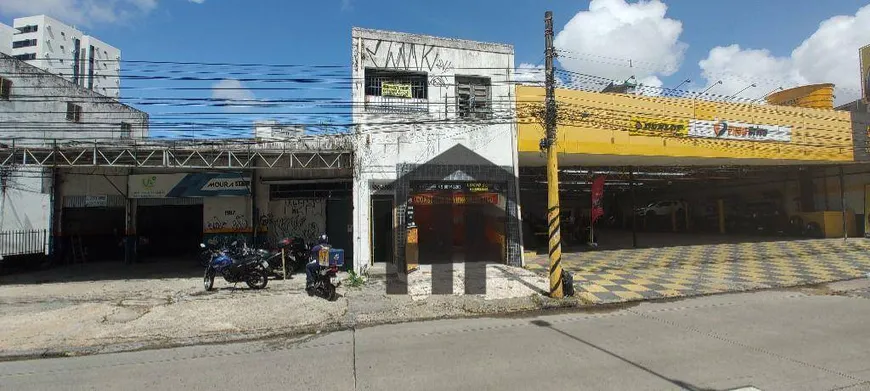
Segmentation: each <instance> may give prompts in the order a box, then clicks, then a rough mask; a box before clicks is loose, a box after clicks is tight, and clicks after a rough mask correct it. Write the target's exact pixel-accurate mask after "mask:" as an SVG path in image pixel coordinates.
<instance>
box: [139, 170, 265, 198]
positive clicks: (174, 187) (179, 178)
mask: <svg viewBox="0 0 870 391" xmlns="http://www.w3.org/2000/svg"><path fill="white" fill-rule="evenodd" d="M127 183H128V186H127V189H128V191H127V195H128V197H130V198H174V197H215V196H236V197H237V196H246V195H249V194H251V178H250V177H245V176H242V175H241V174H233V173H187V174H144V175H130V180H129V181H128V182H127Z"/></svg>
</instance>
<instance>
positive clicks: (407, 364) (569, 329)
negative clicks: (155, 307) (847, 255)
mask: <svg viewBox="0 0 870 391" xmlns="http://www.w3.org/2000/svg"><path fill="white" fill-rule="evenodd" d="M868 325H870V300H868V299H867V298H866V297H865V296H862V295H855V296H854V297H846V296H835V295H824V294H818V293H814V292H807V291H804V292H797V291H786V292H760V293H749V294H736V295H721V296H711V297H704V298H696V299H689V300H682V301H675V302H670V303H644V304H641V305H635V306H629V307H625V308H621V309H615V310H607V311H599V312H596V313H572V314H562V315H550V316H541V317H532V318H501V319H467V320H444V321H433V322H421V323H408V324H401V325H389V326H379V327H372V328H365V329H358V330H355V331H342V332H336V333H329V334H321V335H317V336H312V337H307V338H302V339H294V340H287V339H280V340H269V341H258V342H249V343H239V344H225V345H211V346H195V347H184V348H176V349H164V350H151V351H142V352H133V353H121V354H106V355H97V356H87V357H75V358H58V359H43V360H30V361H18V362H5V363H0V389H3V390H53V391H56V390H181V389H185V390H224V389H226V390H236V389H251V390H353V389H359V390H499V391H504V390H533V389H534V390H606V389H613V390H677V389H692V390H729V389H736V388H740V387H750V386H751V387H755V388H756V389H760V390H765V391H767V390H833V389H843V390H863V389H870V327H868Z"/></svg>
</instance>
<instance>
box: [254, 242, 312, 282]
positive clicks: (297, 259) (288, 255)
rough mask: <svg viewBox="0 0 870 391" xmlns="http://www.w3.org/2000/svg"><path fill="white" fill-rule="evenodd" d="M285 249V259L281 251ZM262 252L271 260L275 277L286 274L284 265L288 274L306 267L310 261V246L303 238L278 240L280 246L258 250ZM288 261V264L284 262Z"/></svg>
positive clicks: (267, 259) (270, 263) (264, 257)
mask: <svg viewBox="0 0 870 391" xmlns="http://www.w3.org/2000/svg"><path fill="white" fill-rule="evenodd" d="M281 250H284V254H283V255H284V259H283V260H282V259H281V255H282V254H281V253H282V251H281ZM257 251H259V253H260V254H262V256H263V259H265V260H266V261H268V262H269V265H270V266H271V269H270V270H269V272H270V274H272V275H273V276H275V277H283V276H284V267H285V266H286V268H287V275H288V276H289V275H291V274H293V273H296V272H298V271H300V270H303V269H304V268H305V264H306V263H308V257H309V254H308V252H309V251H310V247H309V246H308V244H307V243H305V240H303V239H302V238H298V237H297V238H292V239H289V238H288V239H283V240H281V241H280V242H278V248H277V249H275V250H273V251H266V250H257ZM285 261H286V265H284V262H285Z"/></svg>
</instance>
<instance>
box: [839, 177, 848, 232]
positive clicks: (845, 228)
mask: <svg viewBox="0 0 870 391" xmlns="http://www.w3.org/2000/svg"><path fill="white" fill-rule="evenodd" d="M839 169H840V204H841V205H842V206H841V207H840V209H841V210H842V213H843V240H846V239H848V238H849V230H848V227H849V226H848V224H846V180H845V179H844V178H843V166H840V167H839Z"/></svg>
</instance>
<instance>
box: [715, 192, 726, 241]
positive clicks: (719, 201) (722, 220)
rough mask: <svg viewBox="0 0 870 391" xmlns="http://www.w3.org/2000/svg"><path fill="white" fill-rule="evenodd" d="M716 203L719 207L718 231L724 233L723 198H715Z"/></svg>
mask: <svg viewBox="0 0 870 391" xmlns="http://www.w3.org/2000/svg"><path fill="white" fill-rule="evenodd" d="M716 204H717V206H718V209H719V233H720V234H724V233H725V201H724V200H716Z"/></svg>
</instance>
